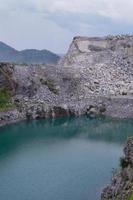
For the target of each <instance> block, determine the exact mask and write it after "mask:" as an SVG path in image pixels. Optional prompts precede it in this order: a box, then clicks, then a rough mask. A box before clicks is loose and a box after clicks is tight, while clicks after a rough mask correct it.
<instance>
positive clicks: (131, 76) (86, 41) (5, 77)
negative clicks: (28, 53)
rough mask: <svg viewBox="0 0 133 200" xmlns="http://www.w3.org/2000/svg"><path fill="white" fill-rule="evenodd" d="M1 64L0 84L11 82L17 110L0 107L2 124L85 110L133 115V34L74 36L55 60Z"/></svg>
mask: <svg viewBox="0 0 133 200" xmlns="http://www.w3.org/2000/svg"><path fill="white" fill-rule="evenodd" d="M3 66H4V68H3ZM0 69H1V72H0V86H1V85H5V84H7V85H8V86H10V89H9V90H11V91H12V92H11V101H12V102H13V104H14V105H15V111H14V112H15V113H17V115H15V114H14V113H13V114H11V113H12V110H8V111H7V112H6V113H5V112H2V113H0V119H1V120H0V121H1V122H0V123H1V124H2V123H3V122H4V121H5V118H6V122H8V121H10V118H12V117H13V119H14V120H15V118H17V119H19V118H20V116H21V118H23V119H25V118H30V119H36V118H45V117H48V116H49V117H54V116H58V115H64V114H65V115H72V114H73V115H81V114H85V113H86V114H89V115H90V114H102V115H103V114H104V115H108V116H112V117H119V118H133V36H114V37H111V36H110V37H104V38H87V37H75V38H74V39H73V41H72V44H71V45H70V48H69V50H68V53H67V54H66V56H65V57H64V58H63V59H62V60H61V61H60V63H59V65H57V66H47V65H31V66H19V65H12V64H2V63H1V64H0ZM3 69H4V71H3ZM3 72H4V73H3ZM5 72H6V73H5ZM9 111H10V114H9ZM5 115H6V117H5ZM16 116H17V117H16ZM11 121H12V120H11Z"/></svg>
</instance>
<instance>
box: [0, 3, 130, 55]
mask: <svg viewBox="0 0 133 200" xmlns="http://www.w3.org/2000/svg"><path fill="white" fill-rule="evenodd" d="M110 34H133V0H0V40H1V41H3V42H6V43H8V44H9V45H11V46H13V47H15V48H17V49H25V48H37V49H49V50H52V51H54V52H56V53H64V52H65V51H67V49H68V46H69V44H70V42H71V41H72V38H73V37H74V36H76V35H82V36H97V35H98V36H103V35H110Z"/></svg>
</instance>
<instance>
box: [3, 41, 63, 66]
mask: <svg viewBox="0 0 133 200" xmlns="http://www.w3.org/2000/svg"><path fill="white" fill-rule="evenodd" d="M59 59H60V56H59V55H57V54H55V53H53V52H51V51H49V50H47V49H42V50H38V49H24V50H21V51H19V50H16V49H15V48H13V47H11V46H9V45H7V44H6V43H4V42H2V41H0V61H1V62H14V63H17V64H22V63H26V64H57V63H58V61H59Z"/></svg>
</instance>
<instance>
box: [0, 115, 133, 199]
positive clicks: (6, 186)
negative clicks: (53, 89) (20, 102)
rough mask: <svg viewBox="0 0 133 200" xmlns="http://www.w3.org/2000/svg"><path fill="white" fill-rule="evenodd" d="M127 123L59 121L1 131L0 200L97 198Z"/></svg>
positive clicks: (128, 131) (132, 128) (132, 129)
mask: <svg viewBox="0 0 133 200" xmlns="http://www.w3.org/2000/svg"><path fill="white" fill-rule="evenodd" d="M132 135H133V123H132V121H131V120H128V121H119V120H111V119H107V118H99V119H89V118H86V117H81V118H77V119H76V118H69V119H68V118H59V119H56V120H54V121H53V120H40V121H31V122H20V123H18V124H14V125H8V126H5V127H1V128H0V200H98V199H100V192H101V190H102V188H103V187H104V186H105V185H106V184H107V183H108V182H110V179H111V174H112V170H113V168H117V167H118V161H119V157H120V156H121V155H122V148H123V144H124V143H125V141H126V139H127V137H129V136H132Z"/></svg>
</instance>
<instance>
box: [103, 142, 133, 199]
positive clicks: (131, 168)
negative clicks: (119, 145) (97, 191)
mask: <svg viewBox="0 0 133 200" xmlns="http://www.w3.org/2000/svg"><path fill="white" fill-rule="evenodd" d="M101 199H102V200H132V199H133V138H129V139H128V141H127V143H126V145H125V148H124V157H122V158H121V170H120V171H119V173H117V174H116V175H115V176H114V177H113V179H112V183H111V185H109V186H107V187H106V188H105V189H104V190H103V192H102V195H101Z"/></svg>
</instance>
